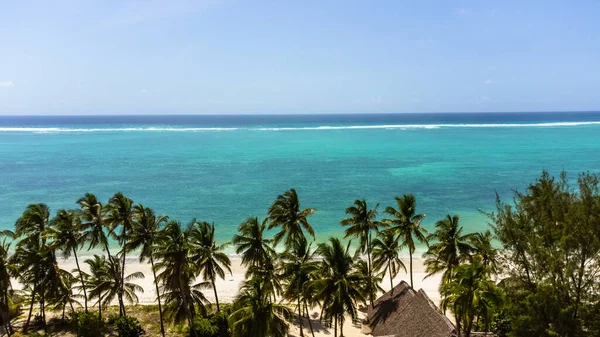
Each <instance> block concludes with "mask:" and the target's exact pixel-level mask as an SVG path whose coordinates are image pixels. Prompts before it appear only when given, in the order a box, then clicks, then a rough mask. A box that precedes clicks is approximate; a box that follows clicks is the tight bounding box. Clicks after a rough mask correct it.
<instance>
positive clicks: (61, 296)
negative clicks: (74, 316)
mask: <svg viewBox="0 0 600 337" xmlns="http://www.w3.org/2000/svg"><path fill="white" fill-rule="evenodd" d="M60 275H61V279H62V286H61V287H60V288H59V292H58V293H55V294H52V297H51V298H50V305H52V310H62V320H63V321H64V320H65V311H66V309H67V306H69V307H70V308H71V312H75V307H74V306H73V304H76V305H79V306H81V303H79V301H77V300H76V298H77V297H80V296H78V295H75V294H73V289H74V284H75V283H76V282H77V278H76V277H75V276H73V275H72V274H71V273H69V272H67V271H66V270H61V272H60Z"/></svg>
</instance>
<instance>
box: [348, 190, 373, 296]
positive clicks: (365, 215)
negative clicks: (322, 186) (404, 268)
mask: <svg viewBox="0 0 600 337" xmlns="http://www.w3.org/2000/svg"><path fill="white" fill-rule="evenodd" d="M378 207H379V204H377V205H375V208H373V209H369V207H368V206H367V202H366V201H365V200H364V199H363V200H354V205H352V206H350V207H348V208H346V214H347V215H348V217H347V218H345V219H343V220H342V221H341V222H340V224H341V225H342V226H345V227H346V229H345V230H344V237H345V238H349V237H354V238H358V239H359V241H358V242H359V251H360V252H361V253H362V254H365V253H366V254H367V276H368V278H367V282H369V283H370V282H371V278H372V276H373V260H372V259H371V254H372V252H373V245H372V236H373V233H377V232H379V225H380V223H379V222H377V221H375V217H376V216H377V208H378ZM368 287H369V288H370V289H375V287H373V285H370V284H369V285H368ZM376 295H377V294H373V292H371V293H370V295H369V302H370V303H371V306H372V305H373V301H374V300H375V297H376Z"/></svg>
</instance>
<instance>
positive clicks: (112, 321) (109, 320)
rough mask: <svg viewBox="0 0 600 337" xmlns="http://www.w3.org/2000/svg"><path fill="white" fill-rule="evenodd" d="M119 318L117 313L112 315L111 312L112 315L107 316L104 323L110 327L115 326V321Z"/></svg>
mask: <svg viewBox="0 0 600 337" xmlns="http://www.w3.org/2000/svg"><path fill="white" fill-rule="evenodd" d="M120 317H121V316H120V315H119V314H118V313H114V312H113V313H112V314H109V315H108V316H107V317H106V323H107V324H110V325H115V323H116V322H117V320H118V319H119V318H120Z"/></svg>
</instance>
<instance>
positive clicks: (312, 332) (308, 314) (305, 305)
mask: <svg viewBox="0 0 600 337" xmlns="http://www.w3.org/2000/svg"><path fill="white" fill-rule="evenodd" d="M304 311H306V318H307V319H308V326H309V327H310V333H311V334H312V337H315V331H314V330H313V326H312V321H311V320H310V312H308V305H307V304H306V300H304Z"/></svg>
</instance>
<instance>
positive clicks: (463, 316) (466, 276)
mask: <svg viewBox="0 0 600 337" xmlns="http://www.w3.org/2000/svg"><path fill="white" fill-rule="evenodd" d="M441 290H442V291H441V295H442V296H444V298H443V300H442V303H441V306H442V308H444V310H445V309H446V308H450V309H452V312H453V313H454V316H455V317H456V327H457V330H458V331H457V332H458V334H459V335H461V332H462V331H461V330H463V328H464V336H466V337H470V335H471V329H472V328H473V322H474V320H475V317H476V316H477V315H478V314H480V315H482V316H484V317H486V321H488V322H489V316H490V314H491V313H492V312H493V310H492V309H493V308H494V307H497V306H498V305H499V304H500V302H501V296H500V293H499V291H498V288H497V287H496V284H495V283H494V282H493V281H492V280H490V279H489V274H488V270H487V269H486V268H485V267H484V266H483V265H482V264H481V263H479V262H478V261H475V262H474V263H471V264H461V265H459V266H457V267H456V268H455V271H454V275H453V277H452V279H451V280H450V281H449V282H448V283H446V284H445V285H443V286H442V288H441Z"/></svg>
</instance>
